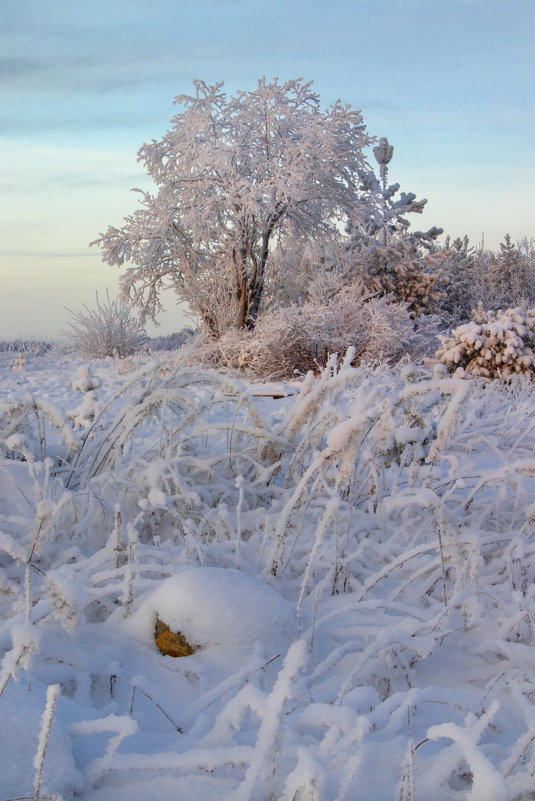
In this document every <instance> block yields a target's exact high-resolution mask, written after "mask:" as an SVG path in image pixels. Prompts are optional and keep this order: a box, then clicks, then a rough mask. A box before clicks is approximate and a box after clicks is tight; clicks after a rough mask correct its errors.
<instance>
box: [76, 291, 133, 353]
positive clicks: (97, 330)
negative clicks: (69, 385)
mask: <svg viewBox="0 0 535 801" xmlns="http://www.w3.org/2000/svg"><path fill="white" fill-rule="evenodd" d="M67 311H69V312H70V313H71V315H72V320H71V322H70V323H69V327H68V328H67V330H66V331H64V332H63V333H64V335H65V336H66V337H67V339H68V341H69V343H70V344H71V346H72V347H73V348H74V350H76V352H77V353H79V354H80V355H81V356H84V357H85V358H91V359H104V358H106V357H107V356H118V357H119V358H124V357H126V356H130V355H131V354H132V353H135V352H136V350H138V349H139V348H141V347H142V345H143V343H144V342H145V340H146V336H145V333H144V332H143V331H142V330H140V328H139V325H138V322H137V320H136V318H135V317H133V316H132V310H131V307H130V306H128V305H127V304H126V303H124V302H123V301H122V300H110V296H109V292H106V300H105V301H100V300H99V297H98V293H97V295H96V308H94V309H90V308H89V307H88V306H86V305H84V306H83V308H82V309H81V310H80V311H77V312H73V311H71V310H70V309H67Z"/></svg>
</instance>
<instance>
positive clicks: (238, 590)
mask: <svg viewBox="0 0 535 801" xmlns="http://www.w3.org/2000/svg"><path fill="white" fill-rule="evenodd" d="M157 619H160V620H162V621H164V622H165V623H167V625H168V626H169V628H170V629H171V630H172V631H180V632H181V633H182V634H183V635H184V637H185V638H186V639H187V640H188V642H190V643H191V644H192V645H194V646H196V647H197V646H200V647H201V648H206V647H210V646H230V647H232V648H243V647H246V648H247V649H249V648H250V647H251V645H252V644H253V643H254V642H256V641H262V642H264V643H271V644H272V645H273V644H275V643H284V642H288V641H289V640H290V639H292V638H295V637H296V636H297V631H296V629H297V626H296V620H295V611H294V607H293V606H292V605H291V604H290V603H289V602H288V601H285V600H284V598H283V597H282V596H281V595H280V594H279V593H278V592H276V591H275V590H274V589H272V588H271V587H269V586H268V585H267V584H265V583H264V582H263V581H262V580H261V579H259V578H255V577H254V576H249V575H247V574H246V573H241V572H239V571H238V570H233V569H230V568H228V569H227V568H218V567H199V568H194V569H192V570H185V571H184V572H182V573H179V574H178V575H176V576H172V577H171V578H169V579H166V580H165V581H163V582H162V583H161V584H160V586H159V587H158V588H157V589H156V590H155V591H154V592H152V593H151V594H150V595H149V596H148V597H147V598H145V599H144V600H143V601H142V603H141V605H140V607H139V609H138V610H137V611H136V612H135V613H134V615H133V616H132V619H131V621H130V624H129V625H130V626H131V627H132V628H133V629H134V630H135V632H136V633H137V634H138V636H140V637H141V638H143V639H146V640H148V641H151V642H154V627H155V624H156V620H157Z"/></svg>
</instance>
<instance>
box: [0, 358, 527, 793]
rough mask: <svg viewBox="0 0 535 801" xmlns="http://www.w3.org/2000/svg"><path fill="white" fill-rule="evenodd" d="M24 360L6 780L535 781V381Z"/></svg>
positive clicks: (11, 556)
mask: <svg viewBox="0 0 535 801" xmlns="http://www.w3.org/2000/svg"><path fill="white" fill-rule="evenodd" d="M14 358H15V357H14V356H13V355H12V354H11V355H10V354H0V360H1V361H0V457H1V458H0V610H1V622H0V657H1V659H2V662H1V669H0V692H1V695H0V721H1V725H0V801H7V799H13V798H21V797H28V798H31V799H38V798H41V799H44V798H46V797H56V798H59V797H61V798H62V799H64V800H65V801H67V799H70V798H73V797H75V798H79V799H81V801H111V799H113V801H127V800H128V801H145V800H146V799H147V798H152V799H157V801H176V799H177V798H180V799H182V801H199V799H200V800H201V801H212V799H213V801H215V800H216V799H217V801H227V800H228V801H268V799H276V800H277V801H342V800H343V799H347V801H353V800H354V799H359V801H385V799H392V801H409V800H411V799H416V800H417V801H428V799H433V801H450V799H453V800H455V799H472V801H501V800H502V799H511V801H513V799H517V800H518V801H520V800H521V799H535V750H534V748H535V747H534V741H535V705H534V699H535V649H534V648H533V645H534V628H535V603H534V594H535V588H534V587H535V585H534V578H535V547H534V539H533V532H534V528H535V494H534V490H535V457H534V446H535V413H534V398H535V390H534V388H533V386H532V385H531V384H529V383H527V382H523V381H518V382H517V383H514V384H513V385H511V386H505V387H504V386H501V385H500V384H498V383H491V384H490V383H489V384H484V383H482V382H480V381H479V380H475V379H470V380H467V379H457V378H450V377H448V376H447V375H445V374H444V373H443V372H442V370H441V368H439V367H437V368H434V369H433V368H420V367H414V366H411V365H406V366H404V367H400V368H396V369H387V368H385V367H376V368H371V367H370V368H363V369H353V368H351V367H349V366H348V365H347V364H344V365H342V366H340V367H337V366H336V365H335V364H331V365H330V367H329V368H328V369H326V370H325V371H324V372H323V373H322V374H321V375H320V376H317V377H313V376H309V377H307V378H305V379H304V380H302V381H300V382H297V381H296V382H295V383H293V384H287V385H280V384H278V385H269V386H266V385H263V384H247V383H244V382H240V381H238V380H235V379H231V378H227V377H224V376H221V375H217V374H215V373H208V372H205V371H200V370H197V369H194V368H185V367H183V366H181V365H180V364H178V365H176V366H175V364H174V362H175V361H176V358H175V356H174V355H172V354H163V355H162V356H161V359H162V361H160V362H155V361H150V360H149V358H148V357H145V362H144V361H143V360H141V359H140V360H138V361H131V362H118V361H114V360H111V359H110V360H103V361H95V362H93V363H91V364H87V363H80V362H79V361H77V360H76V359H74V358H73V357H66V356H63V355H61V354H59V355H58V354H56V355H55V356H54V354H49V355H47V356H44V357H28V359H27V361H26V363H25V364H22V363H19V364H18V365H15V368H16V369H13V366H12V363H13V361H14ZM73 384H74V386H76V387H77V389H75V388H73ZM270 393H271V394H272V395H276V396H278V397H271V396H270ZM280 396H284V397H280ZM157 620H160V621H162V622H163V623H165V624H167V625H168V626H169V628H170V630H171V631H172V632H180V633H181V634H182V635H183V636H184V637H185V639H186V640H187V642H188V643H189V644H190V645H191V646H192V647H193V648H194V649H195V650H194V652H193V653H192V654H190V655H189V656H185V657H179V658H173V657H172V656H169V655H163V654H162V653H161V652H160V651H159V650H158V648H157V646H156V642H155V628H156V622H157Z"/></svg>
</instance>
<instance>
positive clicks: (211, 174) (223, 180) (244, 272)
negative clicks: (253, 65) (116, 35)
mask: <svg viewBox="0 0 535 801" xmlns="http://www.w3.org/2000/svg"><path fill="white" fill-rule="evenodd" d="M194 85H195V94H193V95H180V96H179V97H177V98H176V103H178V104H179V106H180V107H181V111H180V112H179V113H178V114H177V115H176V116H175V117H174V119H173V120H172V126H171V129H170V130H169V131H168V133H166V134H165V136H164V137H163V138H162V139H161V140H160V141H152V142H151V143H150V144H145V145H143V146H142V147H141V149H140V151H139V154H138V158H139V161H141V162H142V163H143V164H144V166H145V168H146V169H147V171H148V173H149V175H150V176H151V177H152V179H153V180H154V182H155V184H156V187H157V191H156V193H155V194H150V193H149V192H142V191H141V190H138V191H139V192H140V197H141V208H139V209H138V210H137V211H135V212H134V214H132V215H131V216H130V217H128V218H126V220H125V224H124V225H123V226H122V228H113V227H110V228H109V229H108V231H107V232H106V233H104V234H101V235H100V238H99V239H98V240H97V241H96V243H95V244H98V245H100V247H101V248H102V253H103V258H104V260H105V261H106V262H108V263H109V264H115V265H123V264H125V263H127V262H128V263H130V265H131V266H130V267H128V269H127V270H126V272H125V274H124V275H123V277H122V292H123V297H125V298H128V299H129V300H130V302H131V303H132V304H133V305H134V306H137V308H138V309H139V310H140V314H141V323H143V322H144V321H145V320H146V319H148V318H150V319H154V318H155V317H156V315H157V314H158V312H159V311H160V310H161V308H162V305H161V301H160V295H161V291H162V290H163V289H164V288H166V287H171V288H172V289H173V290H174V291H175V293H176V296H177V298H178V300H179V301H182V302H186V303H187V304H188V305H189V307H190V310H191V311H192V312H193V314H194V315H196V316H198V317H199V318H200V320H201V322H202V324H203V326H204V328H205V329H206V330H207V331H208V332H209V333H211V334H212V335H213V336H215V337H219V336H221V335H222V334H223V333H224V332H225V331H227V330H228V329H229V328H233V327H234V328H241V329H244V328H245V329H247V328H252V327H254V324H255V321H256V319H257V317H258V315H259V313H260V311H261V308H262V306H263V305H264V304H266V302H268V301H269V299H270V297H272V296H273V297H277V295H279V296H280V294H281V293H280V282H281V281H282V280H283V276H284V273H285V272H286V273H287V272H288V269H289V265H288V262H287V258H288V254H290V253H292V252H294V253H295V252H296V248H295V247H294V248H292V242H293V243H295V242H299V243H305V242H306V241H308V242H314V241H318V240H321V241H322V243H328V242H339V241H340V240H341V238H342V236H343V234H342V233H341V232H342V231H343V226H344V224H345V223H346V222H347V221H348V219H349V216H350V215H351V216H352V218H353V220H354V224H359V225H360V224H363V223H364V222H365V220H367V219H368V218H369V217H370V211H369V209H368V203H369V198H368V197H365V194H366V193H364V192H363V190H362V187H361V176H362V175H365V174H367V173H369V172H370V166H369V164H368V163H367V162H366V159H365V157H364V149H365V148H366V146H368V145H369V144H370V143H371V141H372V140H371V138H370V137H369V136H368V135H367V133H366V130H365V126H364V125H363V122H362V116H361V113H360V111H357V110H355V109H352V108H351V107H350V106H348V105H344V104H342V103H341V102H340V101H337V102H336V103H334V104H333V105H332V106H330V107H329V108H328V109H327V110H325V111H323V110H321V108H320V98H319V96H318V95H317V94H316V93H315V92H314V91H313V90H312V87H311V83H305V82H303V80H302V79H297V80H290V81H287V82H286V83H283V84H280V83H279V82H278V80H277V79H275V80H273V81H272V82H271V83H268V82H267V81H266V79H265V78H262V79H261V80H259V82H258V86H257V88H256V89H255V90H253V91H249V92H246V91H239V92H237V93H236V94H235V95H234V96H232V97H227V95H226V94H225V93H224V92H223V91H222V85H223V84H222V83H217V84H215V85H213V86H209V85H207V84H206V83H204V82H203V81H201V80H197V81H195V82H194ZM297 250H298V249H297Z"/></svg>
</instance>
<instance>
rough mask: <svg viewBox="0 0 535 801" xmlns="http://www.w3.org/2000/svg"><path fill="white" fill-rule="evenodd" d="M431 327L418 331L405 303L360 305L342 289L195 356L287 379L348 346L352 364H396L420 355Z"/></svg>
mask: <svg viewBox="0 0 535 801" xmlns="http://www.w3.org/2000/svg"><path fill="white" fill-rule="evenodd" d="M434 324H435V323H434V321H433V320H426V321H425V324H424V325H423V327H422V329H420V330H417V329H416V328H415V324H414V321H413V320H412V319H411V318H410V316H409V312H408V309H407V306H406V304H404V303H392V302H390V299H388V298H374V299H371V300H368V301H366V302H364V301H363V300H361V299H359V298H358V297H356V296H355V294H354V293H353V292H352V291H351V290H350V289H347V288H343V289H341V290H338V291H336V294H334V295H333V296H332V297H330V298H329V297H321V296H320V297H313V299H311V300H310V301H308V302H306V303H302V304H300V305H297V304H294V305H291V306H286V307H281V308H277V309H273V310H272V311H270V312H268V313H266V314H264V315H262V317H261V318H260V319H259V320H258V322H257V324H256V326H255V328H254V330H253V331H251V332H243V331H238V330H236V329H234V330H231V331H229V332H228V333H227V334H226V335H225V336H223V337H221V339H219V340H217V341H213V340H212V341H210V340H207V341H206V342H205V343H204V345H203V347H202V348H201V350H200V351H199V352H198V353H197V354H196V357H198V356H199V355H200V357H201V358H203V359H204V360H205V361H206V362H207V363H209V364H215V365H217V366H218V367H219V368H221V367H226V368H230V369H233V370H243V371H245V372H246V373H248V374H249V375H252V376H255V377H260V378H266V377H276V378H291V377H293V376H294V375H295V374H296V373H301V374H303V373H306V372H308V371H309V370H313V371H314V372H318V371H319V370H320V369H321V368H323V367H324V366H325V365H326V364H327V362H328V359H329V356H330V355H331V354H335V353H336V354H338V355H339V356H340V357H342V356H343V355H344V354H345V353H346V351H347V350H348V348H353V351H354V353H353V364H354V365H358V364H361V363H362V362H375V361H385V362H390V363H395V362H398V361H399V360H400V359H401V358H402V357H403V356H404V355H406V354H407V353H408V354H411V355H412V356H416V357H417V356H421V355H423V353H424V352H425V350H426V347H428V343H429V341H430V339H431V337H430V336H429V327H431V328H432V327H433V325H434ZM424 331H425V332H426V333H425V335H424V333H423V332H424ZM433 333H434V331H433Z"/></svg>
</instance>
